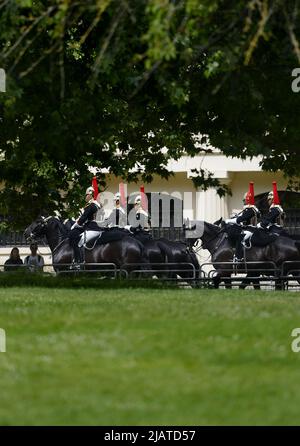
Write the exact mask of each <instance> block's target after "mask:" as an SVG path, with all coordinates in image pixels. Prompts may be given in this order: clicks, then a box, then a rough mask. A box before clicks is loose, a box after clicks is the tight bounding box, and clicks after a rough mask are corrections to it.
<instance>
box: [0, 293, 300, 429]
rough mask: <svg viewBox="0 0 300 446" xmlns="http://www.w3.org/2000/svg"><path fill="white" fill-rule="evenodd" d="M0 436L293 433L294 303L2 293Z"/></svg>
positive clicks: (298, 394)
mask: <svg viewBox="0 0 300 446" xmlns="http://www.w3.org/2000/svg"><path fill="white" fill-rule="evenodd" d="M0 327H1V328H3V329H5V330H6V336H7V352H6V353H0V376H1V391H0V424H1V425H13V424H22V425H23V424H25V425H28V424H33V425H41V424H47V425H48V424H59V425H61V424H67V425H76V424H86V425H90V424H97V425H128V424H131V425H141V424H150V425H154V424H159V425H164V424H167V425H176V424H177V425H178V424H183V425H192V424H197V425H203V424H210V425H211V424H221V425H226V424H238V425H240V424H256V425H257V424H258V425H259V424H300V411H299V407H300V386H299V376H300V353H298V354H297V353H293V352H292V350H291V341H292V337H291V332H292V329H293V328H295V327H300V294H299V293H288V292H285V293H279V292H255V291H244V292H239V291H224V290H223V291H222V290H219V291H215V290H175V289H167V290H164V289H163V288H162V289H155V290H151V289H137V288H136V289H122V288H116V289H102V290H101V289H95V288H93V289H85V290H84V289H80V288H77V289H59V288H53V289H47V288H38V287H27V288H20V287H18V288H17V287H15V288H14V287H11V288H1V290H0Z"/></svg>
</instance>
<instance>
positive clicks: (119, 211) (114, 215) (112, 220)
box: [101, 184, 127, 228]
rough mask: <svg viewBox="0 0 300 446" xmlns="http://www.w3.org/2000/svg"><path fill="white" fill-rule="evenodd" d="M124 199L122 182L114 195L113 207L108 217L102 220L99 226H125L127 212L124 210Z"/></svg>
mask: <svg viewBox="0 0 300 446" xmlns="http://www.w3.org/2000/svg"><path fill="white" fill-rule="evenodd" d="M124 207H126V199H125V194H124V188H123V187H122V184H120V185H119V192H117V193H116V194H115V195H114V208H113V210H112V212H111V213H110V215H109V217H108V218H106V219H105V220H104V222H103V223H102V225H101V226H106V227H110V228H125V226H126V225H127V214H126V211H125V210H124Z"/></svg>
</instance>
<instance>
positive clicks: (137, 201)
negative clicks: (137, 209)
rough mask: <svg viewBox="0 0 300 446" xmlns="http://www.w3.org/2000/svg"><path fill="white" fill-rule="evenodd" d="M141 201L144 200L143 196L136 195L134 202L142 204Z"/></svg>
mask: <svg viewBox="0 0 300 446" xmlns="http://www.w3.org/2000/svg"><path fill="white" fill-rule="evenodd" d="M141 202H142V197H141V196H140V195H137V196H136V197H135V200H134V204H141Z"/></svg>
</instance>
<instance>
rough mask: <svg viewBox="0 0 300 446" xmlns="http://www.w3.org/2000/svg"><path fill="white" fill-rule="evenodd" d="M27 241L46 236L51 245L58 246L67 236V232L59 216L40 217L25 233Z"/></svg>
mask: <svg viewBox="0 0 300 446" xmlns="http://www.w3.org/2000/svg"><path fill="white" fill-rule="evenodd" d="M24 235H25V237H26V239H27V240H29V241H32V240H37V239H39V238H42V237H43V236H46V238H47V241H48V243H49V245H50V246H51V245H56V244H57V243H59V242H60V241H61V240H63V239H64V238H65V237H66V236H67V230H66V229H65V227H64V225H63V223H62V222H61V221H60V219H59V218H58V217H57V216H51V215H50V216H49V217H43V216H41V217H38V218H37V219H36V220H35V221H34V222H33V223H31V224H30V225H29V226H28V227H27V228H26V229H25V231H24Z"/></svg>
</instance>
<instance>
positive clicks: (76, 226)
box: [71, 221, 81, 231]
mask: <svg viewBox="0 0 300 446" xmlns="http://www.w3.org/2000/svg"><path fill="white" fill-rule="evenodd" d="M75 228H81V226H80V225H79V224H78V223H77V221H75V223H74V224H73V226H71V231H72V230H73V229H75Z"/></svg>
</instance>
